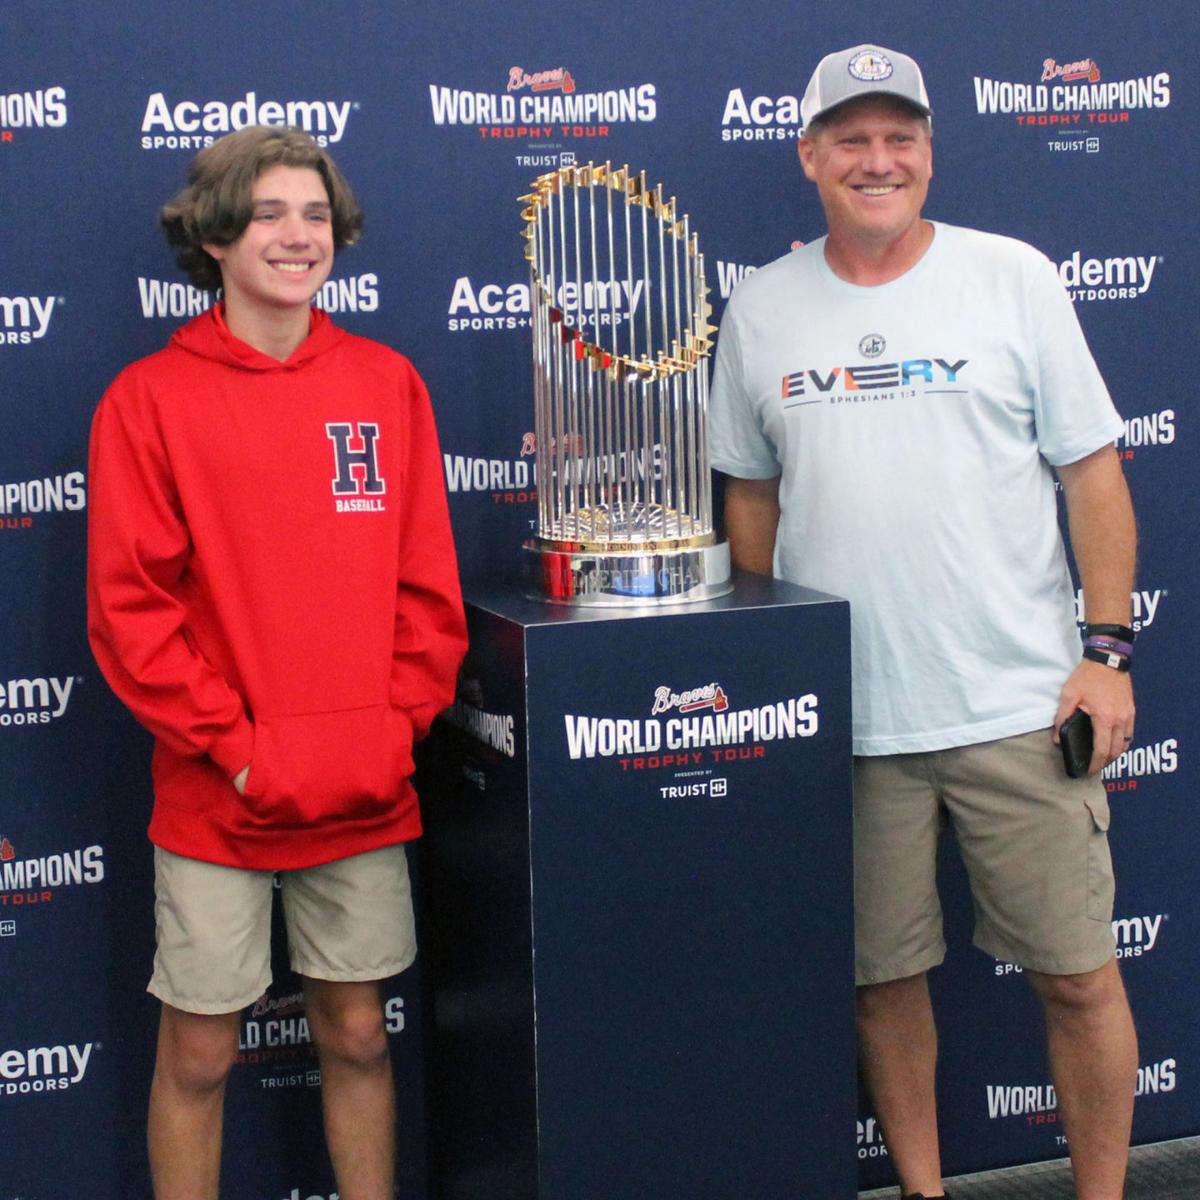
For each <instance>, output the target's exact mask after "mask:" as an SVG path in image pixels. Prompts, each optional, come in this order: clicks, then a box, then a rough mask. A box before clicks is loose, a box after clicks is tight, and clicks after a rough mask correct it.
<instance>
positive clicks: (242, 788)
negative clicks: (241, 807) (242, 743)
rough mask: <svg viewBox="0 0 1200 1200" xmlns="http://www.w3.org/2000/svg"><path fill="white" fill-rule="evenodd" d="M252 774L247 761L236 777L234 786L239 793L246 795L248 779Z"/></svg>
mask: <svg viewBox="0 0 1200 1200" xmlns="http://www.w3.org/2000/svg"><path fill="white" fill-rule="evenodd" d="M249 775H250V764H249V763H247V764H246V765H245V766H244V767H243V768H242V769H241V770H240V771H239V772H238V773H237V774H236V775H235V776H234V777H233V786H234V787H235V788H237V794H238V795H239V796H244V795H245V794H246V780H247V778H248V777H249Z"/></svg>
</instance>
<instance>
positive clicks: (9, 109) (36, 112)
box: [0, 87, 67, 145]
mask: <svg viewBox="0 0 1200 1200" xmlns="http://www.w3.org/2000/svg"><path fill="white" fill-rule="evenodd" d="M66 123H67V91H66V88H61V87H47V88H36V89H35V90H33V91H28V92H8V93H7V94H5V95H0V145H4V144H5V143H9V142H15V141H16V140H17V139H16V135H17V132H18V131H19V132H24V131H25V130H27V129H61V128H62V127H63V126H64V125H65V124H66Z"/></svg>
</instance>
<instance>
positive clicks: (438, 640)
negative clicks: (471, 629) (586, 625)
mask: <svg viewBox="0 0 1200 1200" xmlns="http://www.w3.org/2000/svg"><path fill="white" fill-rule="evenodd" d="M407 390H408V393H409V395H408V401H409V405H408V407H409V422H410V423H409V439H408V462H407V464H406V485H405V493H406V496H405V498H406V505H405V514H404V517H403V518H402V520H401V524H400V554H399V571H398V575H397V580H396V639H395V646H394V652H393V657H392V682H391V699H392V704H393V706H394V707H396V708H400V709H403V710H404V711H406V712H407V713H408V715H409V719H410V720H411V722H412V726H413V736H414V738H421V737H424V736H425V734H426V733H427V732H428V731H429V726H430V725H431V724H432V723H433V718H434V717H436V716H437V714H438V713H439V712H441V711H442V709H444V708H446V707H447V706H448V705H449V704H450V703H451V702H452V701H453V699H454V688H455V680H456V678H457V674H458V667H459V664H460V663H461V662H462V658H463V655H464V654H465V653H466V648H467V630H466V619H465V617H464V616H463V606H462V595H461V591H460V588H459V581H458V565H457V561H456V558H455V554H454V540H453V536H452V534H451V530H450V514H449V511H448V508H447V504H446V486H445V483H444V481H443V478H442V464H441V453H440V450H439V447H438V439H437V430H436V429H435V427H434V422H433V411H432V408H431V406H430V403H429V395H428V393H427V392H426V390H425V385H424V384H423V383H422V382H421V378H420V376H419V375H418V374H417V373H416V371H415V370H413V368H412V367H411V366H409V367H408V389H407Z"/></svg>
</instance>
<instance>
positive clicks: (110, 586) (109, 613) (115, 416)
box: [87, 384, 254, 778]
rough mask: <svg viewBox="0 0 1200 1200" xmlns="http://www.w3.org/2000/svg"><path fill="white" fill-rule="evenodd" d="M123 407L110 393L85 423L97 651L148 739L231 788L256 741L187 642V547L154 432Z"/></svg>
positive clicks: (129, 405) (231, 696)
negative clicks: (213, 767)
mask: <svg viewBox="0 0 1200 1200" xmlns="http://www.w3.org/2000/svg"><path fill="white" fill-rule="evenodd" d="M120 386H121V385H120V384H118V385H115V388H114V390H115V389H116V388H119V387H120ZM128 386H129V385H126V387H128ZM123 398H124V400H125V401H126V402H125V403H118V401H117V400H116V399H114V398H113V393H112V392H110V394H109V395H108V396H106V397H105V399H104V400H103V401H101V403H100V407H99V408H98V409H97V411H96V417H95V420H94V421H93V423H92V440H91V452H90V465H89V491H90V495H89V503H88V588H87V590H88V638H89V640H90V642H91V645H92V652H93V653H94V654H95V656H96V661H97V663H99V665H100V669H101V671H102V672H103V673H104V677H105V678H106V679H107V680H108V682H109V685H110V686H111V687H112V689H113V691H114V692H116V694H117V696H118V697H119V698H120V699H121V700H122V701H123V702H124V703H125V704H126V705H127V706H128V708H129V709H130V710H131V711H132V713H133V715H134V716H135V717H136V718H137V719H138V720H139V721H140V722H141V723H142V724H143V725H145V726H146V728H147V729H149V730H150V732H151V733H153V734H154V735H155V737H157V738H158V739H159V740H160V741H161V742H162V743H163V744H164V745H165V746H167V747H168V748H170V749H171V750H174V751H175V752H176V753H178V754H185V755H192V756H199V755H204V754H207V755H209V756H210V757H211V758H212V759H213V760H214V761H215V762H216V763H217V765H218V766H220V767H221V769H222V770H223V771H224V772H225V774H226V775H228V776H229V777H230V778H232V777H233V776H234V775H236V774H237V773H238V772H239V771H241V769H242V768H243V767H245V766H246V764H247V763H249V761H250V759H251V756H252V754H253V749H254V730H253V727H252V726H251V724H250V721H249V720H248V718H247V716H246V711H245V706H244V705H243V703H242V700H241V698H240V697H239V696H238V695H237V693H236V692H235V691H234V690H233V689H232V688H231V687H230V686H229V684H228V682H227V681H226V680H225V679H224V678H223V676H221V675H220V674H219V673H218V672H217V671H216V670H215V669H214V668H213V667H212V666H211V665H210V664H209V663H208V662H207V661H206V660H205V659H204V658H203V657H202V656H201V655H200V654H199V653H197V651H196V650H195V649H194V647H193V646H192V644H191V642H190V641H189V640H188V637H187V634H186V631H185V618H186V614H185V611H184V607H183V605H182V603H181V602H180V600H179V599H178V595H177V593H178V585H179V582H180V579H181V577H182V576H183V573H184V571H185V570H186V567H187V563H188V556H189V553H190V549H191V539H190V537H189V534H188V530H187V526H186V524H185V522H184V519H183V514H182V511H181V508H180V504H179V497H178V495H177V494H176V491H175V487H174V483H173V479H172V475H171V471H170V465H169V463H168V461H167V455H166V453H165V450H164V447H163V444H162V439H161V437H160V436H159V434H158V430H157V428H156V427H155V426H154V425H153V421H152V418H151V417H150V416H149V415H148V414H147V413H146V411H145V410H144V409H140V408H139V405H138V404H137V403H136V401H137V400H138V399H139V397H137V396H136V395H130V394H129V393H128V392H126V394H125V396H124V397H123Z"/></svg>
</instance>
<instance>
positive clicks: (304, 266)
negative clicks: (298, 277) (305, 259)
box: [271, 262, 308, 274]
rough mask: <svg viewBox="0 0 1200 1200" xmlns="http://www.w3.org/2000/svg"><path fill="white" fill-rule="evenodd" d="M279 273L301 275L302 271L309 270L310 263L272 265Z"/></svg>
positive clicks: (279, 263) (278, 263)
mask: <svg viewBox="0 0 1200 1200" xmlns="http://www.w3.org/2000/svg"><path fill="white" fill-rule="evenodd" d="M271 265H272V266H273V267H274V268H275V270H277V271H291V272H293V273H294V274H299V273H300V272H301V271H307V270H308V263H293V262H277V263H272V264H271Z"/></svg>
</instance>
